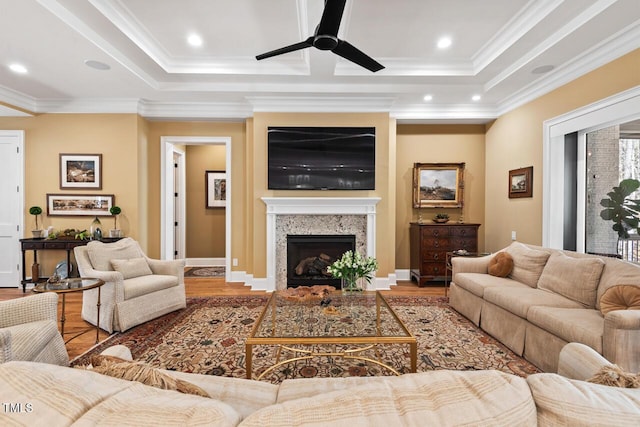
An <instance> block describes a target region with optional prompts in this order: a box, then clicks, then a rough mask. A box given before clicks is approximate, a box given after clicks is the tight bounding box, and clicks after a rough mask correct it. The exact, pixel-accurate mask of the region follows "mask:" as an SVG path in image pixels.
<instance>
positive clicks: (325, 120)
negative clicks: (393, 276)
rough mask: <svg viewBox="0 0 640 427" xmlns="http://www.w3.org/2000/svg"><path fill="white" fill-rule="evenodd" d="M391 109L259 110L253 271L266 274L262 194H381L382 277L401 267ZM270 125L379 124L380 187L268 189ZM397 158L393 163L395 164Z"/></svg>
mask: <svg viewBox="0 0 640 427" xmlns="http://www.w3.org/2000/svg"><path fill="white" fill-rule="evenodd" d="M392 123H394V122H393V121H391V120H389V115H388V114H386V113H371V114H345V113H340V114H307V113H256V114H255V116H254V118H253V141H248V143H247V146H248V147H249V149H250V150H251V152H249V153H248V157H247V158H248V159H249V160H251V163H248V164H250V165H251V168H250V169H251V170H252V171H253V176H252V179H251V183H250V184H249V186H250V187H252V192H251V193H249V194H252V196H251V200H250V202H251V205H252V208H251V212H250V213H249V218H251V228H252V231H253V238H252V239H251V243H252V244H253V271H252V273H253V274H254V276H255V277H263V278H264V277H266V255H265V247H266V206H265V204H264V203H263V202H262V200H261V197H381V198H382V200H381V201H380V203H378V205H377V210H376V212H377V215H376V216H377V218H376V221H377V233H376V234H377V239H376V248H377V252H376V258H377V259H378V263H379V267H380V268H379V270H378V276H379V277H386V275H387V274H390V273H393V272H394V271H395V265H394V264H395V255H394V249H395V244H394V241H395V182H394V181H395V164H394V163H395V162H394V159H395V154H393V152H394V151H395V147H394V145H395V138H390V134H391V133H392V132H393V133H395V128H390V125H391V124H392ZM268 126H375V128H376V189H375V190H372V191H367V190H359V191H293V190H286V191H285V190H277V191H274V190H267V127H268ZM390 160H391V162H390Z"/></svg>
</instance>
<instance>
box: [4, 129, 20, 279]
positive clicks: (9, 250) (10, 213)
mask: <svg viewBox="0 0 640 427" xmlns="http://www.w3.org/2000/svg"><path fill="white" fill-rule="evenodd" d="M23 147H24V131H6V130H4V131H3V130H0V200H2V202H1V203H0V287H17V286H18V285H19V284H20V268H21V266H20V242H19V239H20V234H21V230H22V223H23V212H24V202H23V188H22V187H23V181H24V179H23V176H24V160H23V159H24V158H23Z"/></svg>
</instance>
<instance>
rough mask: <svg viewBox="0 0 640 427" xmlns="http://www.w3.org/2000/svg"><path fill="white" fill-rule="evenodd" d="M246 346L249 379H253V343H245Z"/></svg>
mask: <svg viewBox="0 0 640 427" xmlns="http://www.w3.org/2000/svg"><path fill="white" fill-rule="evenodd" d="M244 348H245V353H246V356H247V379H248V380H250V379H251V369H252V367H251V359H252V358H253V345H251V344H245V346H244Z"/></svg>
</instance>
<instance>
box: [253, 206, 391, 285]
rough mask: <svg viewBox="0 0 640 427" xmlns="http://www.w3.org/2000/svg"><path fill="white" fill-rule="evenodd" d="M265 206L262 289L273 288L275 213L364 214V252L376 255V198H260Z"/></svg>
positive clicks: (274, 276) (274, 277)
mask: <svg viewBox="0 0 640 427" xmlns="http://www.w3.org/2000/svg"><path fill="white" fill-rule="evenodd" d="M262 201H263V202H264V203H265V204H266V205H267V229H266V231H267V236H266V237H267V247H266V255H267V278H266V279H267V280H266V284H265V285H266V288H267V289H266V290H275V289H276V219H277V216H278V215H364V216H366V218H367V230H366V234H367V239H366V251H367V253H366V255H367V256H371V257H375V256H376V205H377V204H378V202H379V201H380V198H379V197H263V198H262Z"/></svg>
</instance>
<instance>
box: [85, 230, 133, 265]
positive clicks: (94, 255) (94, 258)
mask: <svg viewBox="0 0 640 427" xmlns="http://www.w3.org/2000/svg"><path fill="white" fill-rule="evenodd" d="M87 253H88V255H89V260H90V261H91V265H92V266H93V269H94V270H98V271H113V267H112V266H111V260H112V259H131V258H140V257H142V256H144V254H143V253H142V250H141V249H140V246H138V243H137V242H136V241H135V240H133V239H132V238H131V237H125V238H124V239H122V240H118V241H117V242H113V243H102V242H99V241H97V240H94V241H92V242H89V243H88V244H87Z"/></svg>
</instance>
